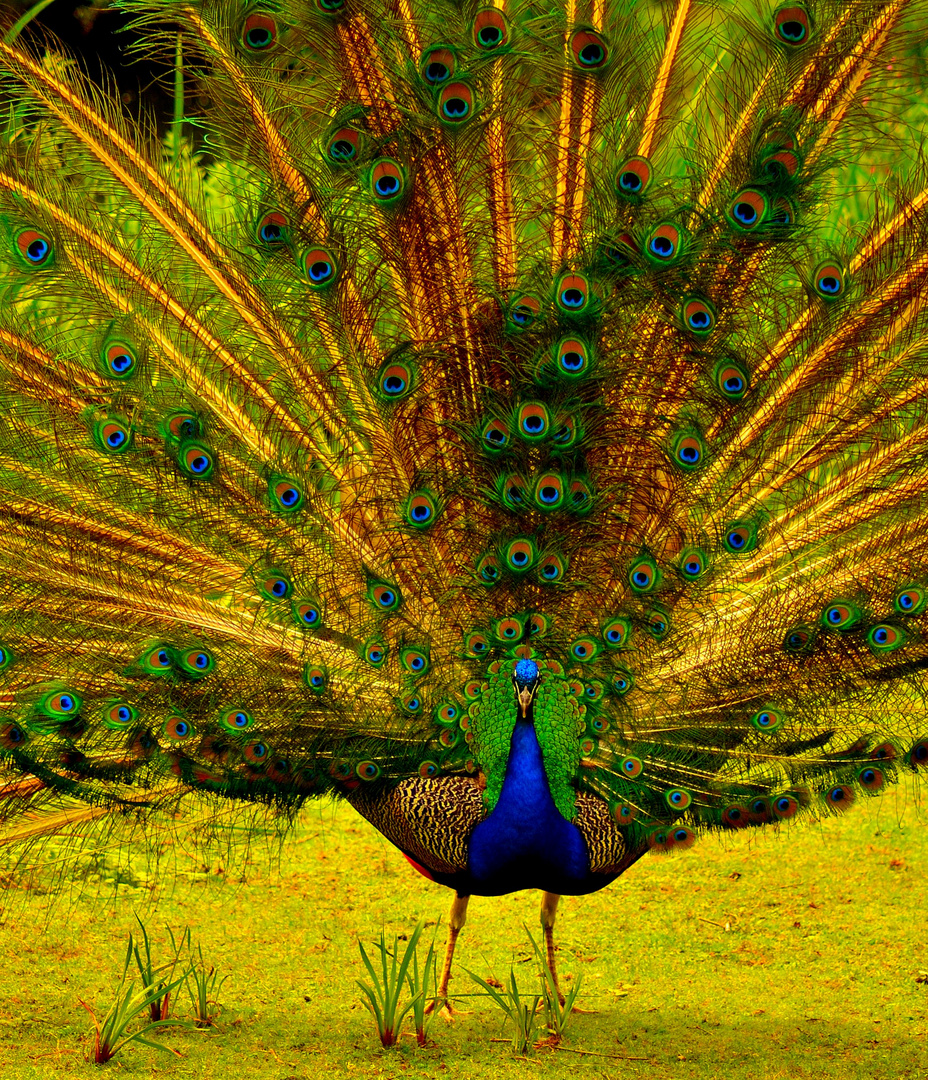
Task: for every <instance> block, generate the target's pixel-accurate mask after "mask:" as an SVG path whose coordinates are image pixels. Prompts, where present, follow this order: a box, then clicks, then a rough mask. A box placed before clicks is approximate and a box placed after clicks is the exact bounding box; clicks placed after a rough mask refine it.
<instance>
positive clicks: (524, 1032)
mask: <svg viewBox="0 0 928 1080" xmlns="http://www.w3.org/2000/svg"><path fill="white" fill-rule="evenodd" d="M464 970H465V971H467V974H468V975H470V977H471V978H472V979H473V980H474V982H475V983H477V984H478V986H482V987H483V989H484V991H485V992H486V994H487V995H488V996H489V998H490V1000H491V1001H493V1002H494V1003H495V1004H496V1005H498V1006H499V1007H500V1009H502V1011H503V1012H504V1013H505V1014H506V1017H507V1018H508V1019H509V1021H510V1022H511V1024H512V1025H513V1034H512V1049H513V1053H515V1054H518V1055H523V1054H527V1053H528V1051H529V1050H530V1049H531V1048H532V1046H533V1045H534V1043H535V1030H536V1027H537V1015H538V1006H539V1005H540V1004H541V1000H542V997H541V995H540V994H536V995H535V996H534V997H523V996H522V994H521V993H520V992H519V984H518V982H517V981H516V975H515V972H514V971H513V969H512V967H510V968H509V980H508V982H507V983H506V985H505V986H503V987H502V988H501V989H500V988H497V987H495V986H491V985H490V984H489V983H488V982H486V980H484V979H481V978H480V976H479V975H475V974H474V973H473V972H472V971H469V970H468V969H467V968H465V969H464ZM555 997H557V994H556V993H555Z"/></svg>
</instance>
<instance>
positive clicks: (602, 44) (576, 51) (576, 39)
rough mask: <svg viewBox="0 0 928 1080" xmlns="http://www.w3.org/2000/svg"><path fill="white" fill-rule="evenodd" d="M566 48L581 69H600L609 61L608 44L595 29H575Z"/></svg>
mask: <svg viewBox="0 0 928 1080" xmlns="http://www.w3.org/2000/svg"><path fill="white" fill-rule="evenodd" d="M567 48H568V53H569V55H570V58H571V59H572V60H573V62H574V64H575V65H576V66H577V67H578V68H579V69H580V70H581V71H601V70H602V69H603V68H604V67H605V66H606V65H607V64H608V62H609V46H608V45H607V44H606V40H605V38H604V37H603V36H602V34H598V33H597V32H596V31H595V30H587V29H580V30H575V31H574V32H573V33H572V34H571V35H570V40H569V41H568V45H567Z"/></svg>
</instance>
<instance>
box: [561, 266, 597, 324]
mask: <svg viewBox="0 0 928 1080" xmlns="http://www.w3.org/2000/svg"><path fill="white" fill-rule="evenodd" d="M554 302H555V304H557V306H558V308H559V309H560V310H561V311H562V312H563V313H564V314H565V315H580V314H582V313H583V312H584V311H585V310H586V309H587V306H588V305H589V303H590V283H589V281H588V280H587V278H586V276H585V275H584V274H576V273H567V274H562V275H561V277H560V278H559V279H558V282H557V285H556V287H555V291H554Z"/></svg>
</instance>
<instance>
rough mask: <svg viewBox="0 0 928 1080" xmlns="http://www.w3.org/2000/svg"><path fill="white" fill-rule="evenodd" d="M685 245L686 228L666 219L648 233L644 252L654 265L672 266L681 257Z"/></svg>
mask: <svg viewBox="0 0 928 1080" xmlns="http://www.w3.org/2000/svg"><path fill="white" fill-rule="evenodd" d="M685 246H686V234H685V232H684V230H683V229H681V228H680V226H679V225H675V224H674V223H673V222H670V221H665V222H662V223H661V224H659V225H656V226H655V227H654V228H653V229H652V230H651V231H650V232H649V233H648V235H647V238H646V239H645V244H644V254H645V257H646V258H647V259H648V260H649V262H651V264H652V265H654V266H670V265H672V264H673V263H675V262H677V261H678V260H679V259H680V257H681V256H682V254H683V252H684V250H685Z"/></svg>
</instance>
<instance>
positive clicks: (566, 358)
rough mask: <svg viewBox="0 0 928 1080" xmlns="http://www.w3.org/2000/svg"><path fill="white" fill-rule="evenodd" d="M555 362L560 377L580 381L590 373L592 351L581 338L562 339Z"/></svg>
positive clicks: (556, 350)
mask: <svg viewBox="0 0 928 1080" xmlns="http://www.w3.org/2000/svg"><path fill="white" fill-rule="evenodd" d="M554 361H555V366H556V368H557V373H558V375H561V376H564V377H566V378H568V379H579V378H582V377H583V376H584V375H586V374H588V373H589V369H590V350H589V347H588V346H587V344H586V342H585V341H583V340H582V339H581V338H575V337H570V338H562V339H561V341H559V342H558V343H557V346H556V347H555V350H554Z"/></svg>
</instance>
